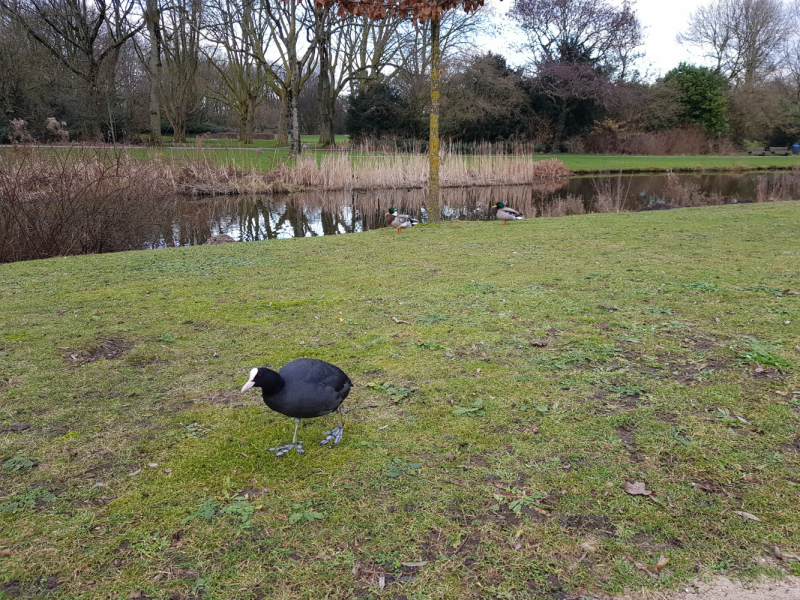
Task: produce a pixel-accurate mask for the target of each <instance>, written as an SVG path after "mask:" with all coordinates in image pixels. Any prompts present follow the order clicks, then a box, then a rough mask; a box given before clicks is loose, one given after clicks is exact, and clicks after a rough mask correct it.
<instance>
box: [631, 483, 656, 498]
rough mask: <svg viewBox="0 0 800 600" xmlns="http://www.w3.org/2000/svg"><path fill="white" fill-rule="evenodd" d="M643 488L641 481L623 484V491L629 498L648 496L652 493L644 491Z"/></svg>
mask: <svg viewBox="0 0 800 600" xmlns="http://www.w3.org/2000/svg"><path fill="white" fill-rule="evenodd" d="M645 487H646V486H645V485H644V484H643V483H642V482H641V481H637V482H635V483H628V482H627V481H626V482H625V491H626V492H628V493H629V494H630V495H631V496H650V495H651V494H652V493H653V492H652V490H648V489H645Z"/></svg>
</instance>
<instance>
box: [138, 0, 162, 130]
mask: <svg viewBox="0 0 800 600" xmlns="http://www.w3.org/2000/svg"><path fill="white" fill-rule="evenodd" d="M142 14H143V16H144V21H145V25H146V26H147V38H148V43H149V47H148V50H147V60H144V59H142V64H143V65H145V70H146V71H147V76H148V79H149V80H150V98H149V101H150V102H149V105H150V143H153V144H160V143H161V96H160V91H161V69H162V67H163V63H162V61H161V47H162V43H163V42H162V39H161V17H160V14H159V7H158V0H145V7H144V11H143V13H142ZM134 39H135V38H134ZM137 49H138V45H137Z"/></svg>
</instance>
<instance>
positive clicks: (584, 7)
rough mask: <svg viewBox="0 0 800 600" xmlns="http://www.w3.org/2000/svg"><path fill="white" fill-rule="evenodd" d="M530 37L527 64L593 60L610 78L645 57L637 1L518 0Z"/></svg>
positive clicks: (518, 14) (515, 14)
mask: <svg viewBox="0 0 800 600" xmlns="http://www.w3.org/2000/svg"><path fill="white" fill-rule="evenodd" d="M510 14H511V16H512V18H514V19H515V20H516V21H517V23H518V24H519V26H520V27H521V29H522V31H523V32H524V34H525V36H526V37H527V42H526V43H525V44H524V45H523V49H524V50H526V51H527V52H528V53H529V56H530V58H529V63H530V64H531V65H532V66H534V67H536V66H538V65H544V64H550V63H553V62H560V63H584V64H590V65H591V66H592V67H593V68H595V69H596V70H597V71H598V73H602V74H603V75H605V76H606V77H608V78H609V79H617V80H624V79H625V78H626V77H629V76H630V75H632V70H633V63H634V62H635V61H636V60H637V59H638V58H640V57H641V56H642V53H641V51H640V48H641V45H642V43H643V39H642V26H641V23H640V22H639V18H638V17H637V16H636V12H635V11H634V9H633V6H632V5H631V4H630V3H629V2H628V1H627V0H625V1H624V2H622V4H621V6H619V7H617V6H615V5H612V4H610V3H608V2H607V1H606V0H515V2H514V6H513V8H512V9H511V13H510Z"/></svg>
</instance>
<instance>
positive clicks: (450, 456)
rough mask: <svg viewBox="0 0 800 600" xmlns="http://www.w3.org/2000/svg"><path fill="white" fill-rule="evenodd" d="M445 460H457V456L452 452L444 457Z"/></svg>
mask: <svg viewBox="0 0 800 600" xmlns="http://www.w3.org/2000/svg"><path fill="white" fill-rule="evenodd" d="M444 458H445V460H455V459H456V456H455V454H453V453H452V452H448V453H447V454H445V455H444Z"/></svg>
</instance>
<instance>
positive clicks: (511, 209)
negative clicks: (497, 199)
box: [505, 208, 522, 217]
mask: <svg viewBox="0 0 800 600" xmlns="http://www.w3.org/2000/svg"><path fill="white" fill-rule="evenodd" d="M505 211H506V212H508V213H511V214H512V215H514V216H515V217H521V216H522V213H521V212H519V211H518V210H514V209H513V208H506V209H505Z"/></svg>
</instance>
